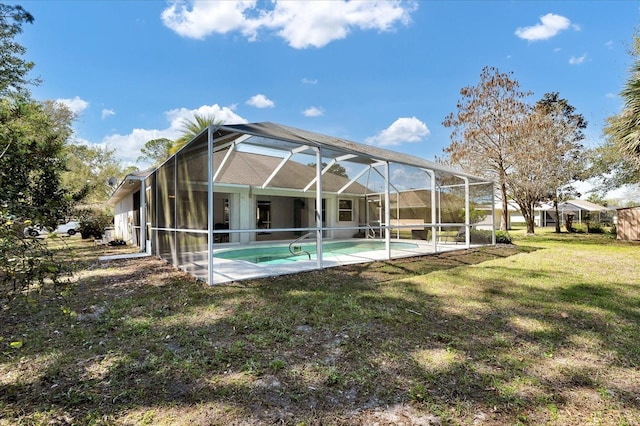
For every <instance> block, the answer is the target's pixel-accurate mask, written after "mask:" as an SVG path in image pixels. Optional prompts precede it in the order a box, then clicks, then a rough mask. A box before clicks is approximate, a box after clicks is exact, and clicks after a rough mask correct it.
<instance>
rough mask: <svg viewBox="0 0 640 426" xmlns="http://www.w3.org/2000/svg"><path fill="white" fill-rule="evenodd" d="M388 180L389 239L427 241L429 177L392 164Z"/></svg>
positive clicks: (421, 171) (430, 197) (415, 169)
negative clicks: (391, 237)
mask: <svg viewBox="0 0 640 426" xmlns="http://www.w3.org/2000/svg"><path fill="white" fill-rule="evenodd" d="M389 179H390V182H389V186H390V216H391V226H393V227H394V229H392V236H394V237H397V238H419V239H427V237H428V235H430V233H431V232H433V229H432V227H433V225H434V221H433V215H432V212H433V209H434V208H435V205H434V203H433V201H432V200H433V198H435V197H434V196H433V194H435V193H434V192H433V189H432V178H431V174H430V173H429V172H428V171H426V170H424V169H421V168H418V167H413V166H409V165H405V164H397V163H392V164H391V165H390V167H389ZM436 217H437V216H436Z"/></svg>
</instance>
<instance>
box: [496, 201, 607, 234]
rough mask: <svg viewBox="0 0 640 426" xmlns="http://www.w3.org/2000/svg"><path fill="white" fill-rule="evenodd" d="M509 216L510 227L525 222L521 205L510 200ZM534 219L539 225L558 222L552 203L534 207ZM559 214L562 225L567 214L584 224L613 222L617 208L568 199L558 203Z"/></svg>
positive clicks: (498, 210) (553, 224)
mask: <svg viewBox="0 0 640 426" xmlns="http://www.w3.org/2000/svg"><path fill="white" fill-rule="evenodd" d="M495 206H496V210H495V215H496V218H497V219H496V220H497V221H498V222H499V220H500V219H499V218H500V215H501V213H502V210H501V207H502V203H501V201H500V199H499V198H498V199H496V202H495ZM507 206H508V217H509V228H511V226H513V225H516V224H518V225H522V224H524V223H525V220H524V216H522V212H521V211H520V207H519V206H518V205H517V204H516V203H515V202H513V201H511V200H509V202H508V203H507ZM533 213H534V221H535V225H536V226H537V227H547V226H548V227H554V226H555V223H556V211H555V208H554V207H553V204H552V203H541V204H540V205H538V206H535V207H534V212H533ZM558 215H559V216H560V226H564V224H565V222H566V219H567V216H568V215H573V223H574V224H582V223H586V222H598V223H602V224H611V223H613V217H614V216H615V209H611V208H608V207H604V206H601V205H599V204H595V203H592V202H590V201H587V200H577V199H576V200H568V201H564V202H562V203H559V204H558Z"/></svg>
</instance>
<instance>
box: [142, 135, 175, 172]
mask: <svg viewBox="0 0 640 426" xmlns="http://www.w3.org/2000/svg"><path fill="white" fill-rule="evenodd" d="M172 148H173V141H172V140H171V139H167V138H160V139H152V140H150V141H148V142H147V143H145V144H144V147H143V148H142V149H141V150H140V152H141V153H142V155H141V156H139V157H138V161H148V162H151V163H153V165H154V166H158V165H160V164H161V163H162V162H164V160H166V159H167V158H169V157H170V156H171V149H172Z"/></svg>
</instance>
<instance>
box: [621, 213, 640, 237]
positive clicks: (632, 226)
mask: <svg viewBox="0 0 640 426" xmlns="http://www.w3.org/2000/svg"><path fill="white" fill-rule="evenodd" d="M616 230H617V235H616V238H617V239H619V240H627V241H638V240H640V206H636V207H625V208H621V209H618V219H617V223H616Z"/></svg>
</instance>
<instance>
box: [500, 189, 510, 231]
mask: <svg viewBox="0 0 640 426" xmlns="http://www.w3.org/2000/svg"><path fill="white" fill-rule="evenodd" d="M500 193H501V194H500V196H501V198H502V215H501V217H500V230H501V231H506V230H508V229H509V203H508V202H507V184H506V183H505V182H504V180H503V182H501V183H500Z"/></svg>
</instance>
